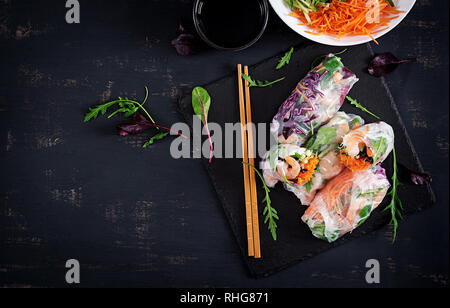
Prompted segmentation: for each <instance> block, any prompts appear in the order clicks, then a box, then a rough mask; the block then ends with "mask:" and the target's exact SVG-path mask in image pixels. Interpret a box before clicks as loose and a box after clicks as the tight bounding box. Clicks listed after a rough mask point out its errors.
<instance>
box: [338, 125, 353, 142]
mask: <svg viewBox="0 0 450 308" xmlns="http://www.w3.org/2000/svg"><path fill="white" fill-rule="evenodd" d="M349 131H350V125H349V124H348V122H347V121H345V122H342V123H340V124H339V125H337V126H336V142H337V143H341V142H342V140H343V138H344V136H345V135H347V134H348V132H349Z"/></svg>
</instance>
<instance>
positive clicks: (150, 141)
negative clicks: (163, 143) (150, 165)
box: [142, 133, 169, 149]
mask: <svg viewBox="0 0 450 308" xmlns="http://www.w3.org/2000/svg"><path fill="white" fill-rule="evenodd" d="M168 135H169V133H159V134H156V135H155V136H153V137H152V138H151V139H150V140H149V141H147V142H146V143H145V144H144V145H143V146H142V147H143V148H144V149H145V148H147V147H149V146H151V145H152V144H154V143H155V142H156V141H157V140H163V139H164V138H166V137H167V136H168Z"/></svg>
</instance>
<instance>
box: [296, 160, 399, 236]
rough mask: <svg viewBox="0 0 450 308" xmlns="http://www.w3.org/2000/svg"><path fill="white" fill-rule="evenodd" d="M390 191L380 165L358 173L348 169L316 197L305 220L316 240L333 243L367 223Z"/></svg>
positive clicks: (305, 215) (304, 217)
mask: <svg viewBox="0 0 450 308" xmlns="http://www.w3.org/2000/svg"><path fill="white" fill-rule="evenodd" d="M389 187H390V184H389V181H388V179H387V178H386V173H385V170H384V169H383V168H381V167H380V166H379V165H377V166H375V167H374V168H373V169H368V170H363V171H356V172H352V171H351V170H350V169H347V168H345V170H344V171H343V172H342V173H341V174H339V175H338V176H336V177H335V178H334V179H332V180H331V181H330V182H328V183H327V184H326V185H325V187H324V188H323V189H322V190H321V191H320V192H319V193H318V194H317V195H316V197H315V198H314V200H313V202H312V203H311V206H310V207H309V208H308V209H307V210H306V212H305V214H304V215H303V217H302V220H303V222H305V223H306V224H307V225H308V227H309V228H310V230H311V232H312V234H313V235H314V236H315V237H317V238H319V239H322V240H325V241H327V242H329V243H331V242H334V241H336V240H337V239H338V238H340V237H342V236H343V235H345V234H346V233H348V232H352V231H353V230H354V229H356V228H357V227H358V226H360V225H361V224H362V223H364V222H365V221H366V220H367V219H368V218H369V216H370V214H371V213H372V211H373V210H374V209H376V208H377V207H378V206H379V205H380V203H381V202H382V201H383V199H384V197H385V196H386V194H387V191H388V189H389Z"/></svg>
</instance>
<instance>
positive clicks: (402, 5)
mask: <svg viewBox="0 0 450 308" xmlns="http://www.w3.org/2000/svg"><path fill="white" fill-rule="evenodd" d="M269 2H270V4H271V5H272V7H273V9H274V10H275V12H276V13H277V14H278V16H280V18H281V19H282V20H283V21H284V22H285V23H286V24H287V25H288V26H289V27H290V28H291V29H292V30H294V31H295V32H297V33H298V34H300V35H301V36H303V37H306V38H307V39H310V40H312V41H315V42H318V43H321V44H325V45H331V46H353V45H359V44H363V43H367V42H370V41H372V39H371V38H370V37H369V36H366V35H354V36H348V37H343V38H341V39H337V38H335V37H332V36H330V35H324V34H322V35H312V34H308V33H306V32H305V31H307V30H309V31H311V29H310V28H308V27H306V26H302V25H300V24H299V23H300V21H299V20H298V19H297V18H295V17H293V16H289V14H290V13H291V10H290V9H289V6H288V5H287V4H286V2H285V1H284V0H269ZM394 3H395V4H396V7H397V9H398V10H400V11H404V13H401V14H400V15H399V16H398V18H396V19H394V20H392V21H391V22H390V23H389V24H388V29H386V30H384V31H382V32H379V33H377V34H376V35H374V38H375V39H378V38H380V37H382V36H383V35H385V34H386V33H388V32H389V31H391V30H392V29H394V28H395V27H396V26H397V25H398V24H399V23H400V22H402V20H403V19H404V18H405V17H406V15H408V13H409V12H410V11H411V9H412V8H413V6H414V4H415V3H416V0H394Z"/></svg>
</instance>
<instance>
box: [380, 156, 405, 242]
mask: <svg viewBox="0 0 450 308" xmlns="http://www.w3.org/2000/svg"><path fill="white" fill-rule="evenodd" d="M393 155H394V174H393V175H392V189H391V191H390V192H389V193H388V196H391V202H390V203H389V205H388V206H387V207H386V208H385V209H384V210H383V212H384V211H390V212H391V224H393V225H394V236H393V240H392V243H394V242H395V240H396V238H397V230H398V220H399V219H403V215H402V210H403V203H402V201H401V200H400V197H399V196H398V187H399V186H400V185H401V183H400V181H399V180H398V166H397V155H396V153H395V148H394V150H393Z"/></svg>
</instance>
